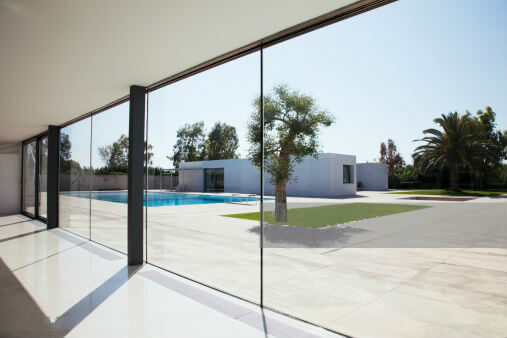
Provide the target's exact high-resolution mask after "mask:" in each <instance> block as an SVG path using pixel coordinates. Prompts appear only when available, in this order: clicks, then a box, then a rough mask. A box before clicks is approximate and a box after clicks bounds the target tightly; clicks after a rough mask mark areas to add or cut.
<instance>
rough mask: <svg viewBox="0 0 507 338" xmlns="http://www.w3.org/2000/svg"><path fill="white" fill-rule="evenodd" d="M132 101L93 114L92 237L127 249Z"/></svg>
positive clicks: (109, 244)
mask: <svg viewBox="0 0 507 338" xmlns="http://www.w3.org/2000/svg"><path fill="white" fill-rule="evenodd" d="M128 109H129V103H128V102H126V103H123V104H121V105H118V106H116V107H113V108H110V109H108V110H106V111H103V112H101V113H100V114H97V115H93V116H92V125H93V134H92V171H91V172H92V176H91V212H90V215H91V239H92V240H93V241H96V242H98V243H101V244H103V245H105V246H108V247H110V248H113V249H116V250H118V251H121V252H123V253H127V197H128V193H127V184H128V182H127V178H128V175H127V171H128V146H129V139H128V136H127V135H128V132H129V111H128Z"/></svg>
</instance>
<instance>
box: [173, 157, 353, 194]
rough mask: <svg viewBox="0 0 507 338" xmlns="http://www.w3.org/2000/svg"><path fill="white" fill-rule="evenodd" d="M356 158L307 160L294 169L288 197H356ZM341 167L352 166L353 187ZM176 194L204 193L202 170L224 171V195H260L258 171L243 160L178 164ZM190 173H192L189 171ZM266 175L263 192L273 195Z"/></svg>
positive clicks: (307, 158)
mask: <svg viewBox="0 0 507 338" xmlns="http://www.w3.org/2000/svg"><path fill="white" fill-rule="evenodd" d="M355 164H356V157H355V156H353V155H342V154H320V155H319V156H318V158H313V157H311V156H309V157H306V158H305V159H304V160H303V162H301V163H300V164H297V165H296V166H295V168H294V174H293V181H292V182H289V183H288V184H287V195H289V196H321V197H334V196H347V195H354V194H355V193H356V182H357V180H356V176H357V175H356V172H355ZM343 165H352V166H354V174H353V175H354V177H353V178H354V179H353V181H354V183H348V184H344V183H343ZM179 167H180V169H184V170H180V173H179V175H180V186H178V191H198V192H201V191H203V190H204V169H205V168H224V192H230V193H243V194H259V193H260V187H259V179H260V172H259V170H258V169H257V168H256V167H255V166H254V165H253V164H252V163H251V162H250V160H248V159H246V158H242V159H231V160H217V161H196V162H182V163H180V166H179ZM189 169H192V170H189ZM269 178H270V177H269V175H268V174H266V175H265V181H264V189H265V193H266V194H267V195H273V194H274V191H275V187H274V186H273V185H271V184H270V183H269Z"/></svg>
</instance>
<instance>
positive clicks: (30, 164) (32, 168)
mask: <svg viewBox="0 0 507 338" xmlns="http://www.w3.org/2000/svg"><path fill="white" fill-rule="evenodd" d="M36 159H37V141H36V140H33V141H31V142H29V143H26V144H24V145H23V192H22V194H23V196H22V201H23V202H22V207H21V209H22V210H23V212H25V213H27V214H29V215H30V216H32V217H35V186H36V182H37V181H36V180H37V176H36V175H37V173H36Z"/></svg>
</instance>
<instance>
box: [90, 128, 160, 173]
mask: <svg viewBox="0 0 507 338" xmlns="http://www.w3.org/2000/svg"><path fill="white" fill-rule="evenodd" d="M152 149H153V146H152V145H151V144H148V145H147V144H146V141H145V142H144V163H145V165H150V164H151V158H152V157H153V153H152V152H151V150H152ZM98 150H99V156H100V157H101V159H102V161H103V162H104V163H105V166H104V168H103V169H102V170H101V172H102V173H104V174H105V173H126V172H127V171H128V163H129V158H128V155H129V138H128V136H127V135H125V134H122V135H121V136H120V138H119V139H118V141H115V142H113V143H112V144H110V145H108V146H104V147H99V149H98Z"/></svg>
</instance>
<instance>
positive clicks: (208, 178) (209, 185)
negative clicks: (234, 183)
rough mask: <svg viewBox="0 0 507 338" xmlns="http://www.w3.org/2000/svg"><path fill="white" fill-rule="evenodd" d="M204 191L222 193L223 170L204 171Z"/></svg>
mask: <svg viewBox="0 0 507 338" xmlns="http://www.w3.org/2000/svg"><path fill="white" fill-rule="evenodd" d="M204 191H210V192H223V191H224V168H212V169H204Z"/></svg>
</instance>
